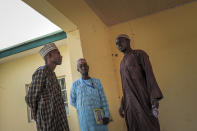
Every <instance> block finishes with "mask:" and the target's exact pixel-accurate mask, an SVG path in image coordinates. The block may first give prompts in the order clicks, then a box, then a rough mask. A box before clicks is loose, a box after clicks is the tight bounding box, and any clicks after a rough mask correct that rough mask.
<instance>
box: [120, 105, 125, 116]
mask: <svg viewBox="0 0 197 131" xmlns="http://www.w3.org/2000/svg"><path fill="white" fill-rule="evenodd" d="M119 114H120V116H121V117H122V118H124V115H125V113H124V110H123V108H122V107H120V108H119Z"/></svg>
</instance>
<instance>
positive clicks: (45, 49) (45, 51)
mask: <svg viewBox="0 0 197 131" xmlns="http://www.w3.org/2000/svg"><path fill="white" fill-rule="evenodd" d="M55 49H57V47H56V45H55V44H54V43H50V44H46V45H44V47H43V48H42V49H41V50H40V55H41V56H42V57H43V58H44V57H45V56H46V55H47V54H48V53H49V52H50V51H52V50H55Z"/></svg>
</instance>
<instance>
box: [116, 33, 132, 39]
mask: <svg viewBox="0 0 197 131" xmlns="http://www.w3.org/2000/svg"><path fill="white" fill-rule="evenodd" d="M121 37H124V38H127V39H129V40H130V38H129V36H128V35H126V34H120V35H118V37H117V38H116V39H118V38H121Z"/></svg>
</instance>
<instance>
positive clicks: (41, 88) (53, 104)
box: [25, 43, 69, 131]
mask: <svg viewBox="0 0 197 131" xmlns="http://www.w3.org/2000/svg"><path fill="white" fill-rule="evenodd" d="M40 54H41V56H42V57H43V58H44V60H45V63H46V65H45V66H41V67H39V68H38V69H37V70H36V71H35V72H34V74H33V76H32V82H31V85H30V87H29V90H28V94H27V95H26V97H25V100H26V103H27V105H28V106H29V107H30V108H31V111H32V117H33V119H34V120H35V121H36V125H37V130H38V131H69V127H68V122H67V116H66V109H65V105H64V101H63V98H62V95H61V87H60V85H59V84H58V81H57V77H56V75H55V72H54V70H55V68H56V66H57V65H61V63H62V56H61V54H60V52H59V50H58V49H57V47H56V46H55V44H54V43H51V44H47V45H45V46H44V47H43V48H42V49H41V50H40Z"/></svg>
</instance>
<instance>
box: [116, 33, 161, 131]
mask: <svg viewBox="0 0 197 131" xmlns="http://www.w3.org/2000/svg"><path fill="white" fill-rule="evenodd" d="M116 46H117V48H118V49H119V50H120V51H121V52H122V53H124V58H123V59H122V61H121V64H120V74H121V80H122V89H123V97H122V102H121V106H120V109H119V113H120V115H121V116H122V117H125V120H126V124H127V129H128V131H160V125H159V121H158V107H159V100H161V99H162V98H163V95H162V93H161V91H160V89H159V87H158V84H157V82H156V79H155V76H154V74H153V70H152V66H151V63H150V61H149V57H148V55H147V54H146V53H145V52H144V51H142V50H133V49H131V47H130V38H129V36H128V35H125V34H121V35H119V36H118V37H117V38H116Z"/></svg>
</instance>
